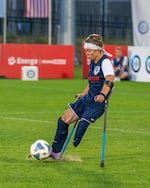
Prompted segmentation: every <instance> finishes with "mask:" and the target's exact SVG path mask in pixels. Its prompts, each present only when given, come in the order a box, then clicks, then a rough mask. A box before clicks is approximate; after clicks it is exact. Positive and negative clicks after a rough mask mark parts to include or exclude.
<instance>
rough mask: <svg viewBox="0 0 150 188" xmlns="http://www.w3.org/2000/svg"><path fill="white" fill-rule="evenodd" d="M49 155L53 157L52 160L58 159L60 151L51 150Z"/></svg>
mask: <svg viewBox="0 0 150 188" xmlns="http://www.w3.org/2000/svg"><path fill="white" fill-rule="evenodd" d="M50 157H51V158H53V159H54V160H59V159H60V158H61V153H60V152H58V153H55V152H53V151H51V153H50Z"/></svg>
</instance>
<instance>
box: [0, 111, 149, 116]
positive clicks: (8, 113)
mask: <svg viewBox="0 0 150 188" xmlns="http://www.w3.org/2000/svg"><path fill="white" fill-rule="evenodd" d="M62 112H63V111H62V110H59V111H58V110H57V111H55V112H52V111H49V112H48V111H39V112H38V111H37V112H33V111H32V112H31V111H18V112H0V115H15V114H51V113H53V114H57V113H62ZM109 113H110V114H111V113H119V114H125V113H127V114H130V113H133V114H134V113H135V114H136V113H150V110H127V111H125V110H109Z"/></svg>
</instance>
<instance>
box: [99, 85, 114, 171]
mask: <svg viewBox="0 0 150 188" xmlns="http://www.w3.org/2000/svg"><path fill="white" fill-rule="evenodd" d="M113 90H114V87H113V88H112V89H111V92H110V94H109V97H108V99H107V100H105V107H104V128H103V134H102V152H101V163H100V167H102V168H104V166H105V165H104V159H105V144H106V121H107V108H108V103H109V98H110V95H111V94H112V91H113Z"/></svg>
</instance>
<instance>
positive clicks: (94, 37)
mask: <svg viewBox="0 0 150 188" xmlns="http://www.w3.org/2000/svg"><path fill="white" fill-rule="evenodd" d="M85 42H87V43H92V44H95V45H96V46H99V47H101V48H102V47H103V38H102V37H101V36H100V35H98V34H91V35H89V36H88V37H87V38H86V39H85V41H84V43H85Z"/></svg>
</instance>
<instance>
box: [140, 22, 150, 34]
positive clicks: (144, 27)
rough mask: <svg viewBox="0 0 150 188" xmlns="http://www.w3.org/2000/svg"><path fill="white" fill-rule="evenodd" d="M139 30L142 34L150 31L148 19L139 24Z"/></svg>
mask: <svg viewBox="0 0 150 188" xmlns="http://www.w3.org/2000/svg"><path fill="white" fill-rule="evenodd" d="M138 31H139V32H140V33H141V34H146V33H147V32H148V31H149V25H148V23H147V22H146V21H141V22H139V24H138Z"/></svg>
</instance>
